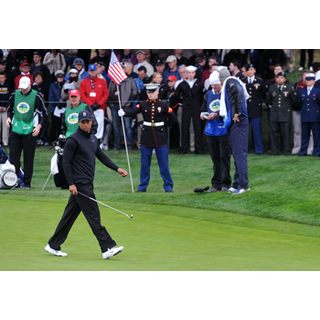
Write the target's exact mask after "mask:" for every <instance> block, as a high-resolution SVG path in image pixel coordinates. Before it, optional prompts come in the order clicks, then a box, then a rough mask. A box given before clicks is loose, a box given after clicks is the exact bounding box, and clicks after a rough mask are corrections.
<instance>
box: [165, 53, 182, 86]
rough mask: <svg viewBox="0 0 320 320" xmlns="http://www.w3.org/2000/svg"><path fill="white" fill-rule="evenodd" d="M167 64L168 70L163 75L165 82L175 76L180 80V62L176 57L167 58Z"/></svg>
mask: <svg viewBox="0 0 320 320" xmlns="http://www.w3.org/2000/svg"><path fill="white" fill-rule="evenodd" d="M166 63H167V64H168V68H167V69H165V70H164V72H163V74H162V78H163V82H164V83H165V82H166V81H167V80H168V77H170V76H175V77H176V78H177V80H180V79H181V78H180V74H179V69H178V64H177V63H178V61H177V58H176V56H174V55H171V56H168V57H167V60H166Z"/></svg>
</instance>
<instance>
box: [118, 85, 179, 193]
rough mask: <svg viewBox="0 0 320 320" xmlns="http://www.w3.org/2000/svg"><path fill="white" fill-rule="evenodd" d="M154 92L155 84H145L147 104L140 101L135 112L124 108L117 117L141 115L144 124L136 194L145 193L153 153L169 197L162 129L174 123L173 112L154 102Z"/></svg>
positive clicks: (170, 189)
mask: <svg viewBox="0 0 320 320" xmlns="http://www.w3.org/2000/svg"><path fill="white" fill-rule="evenodd" d="M158 89H159V84H157V83H148V84H146V90H147V95H148V100H146V101H141V103H139V104H137V105H136V107H135V108H130V107H124V108H123V109H121V110H119V111H118V114H119V117H123V116H127V117H134V116H135V115H137V114H138V113H142V115H143V120H144V121H143V128H142V133H141V146H140V151H141V168H140V185H139V187H138V192H146V191H147V187H148V185H149V180H150V166H151V157H152V152H153V150H155V152H156V155H157V160H158V165H159V169H160V175H161V177H162V179H163V188H164V190H165V192H168V193H170V192H172V188H173V181H172V178H171V174H170V170H169V161H168V138H167V133H166V126H167V125H168V126H170V125H171V124H174V123H177V122H178V120H177V118H176V116H175V113H174V112H173V110H172V109H171V108H170V107H169V106H168V105H167V104H166V103H165V102H164V101H161V100H160V99H158V94H159V91H158Z"/></svg>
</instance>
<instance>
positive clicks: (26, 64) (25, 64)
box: [20, 62, 30, 67]
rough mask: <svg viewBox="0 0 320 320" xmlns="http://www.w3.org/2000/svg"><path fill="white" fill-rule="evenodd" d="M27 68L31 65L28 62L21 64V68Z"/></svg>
mask: <svg viewBox="0 0 320 320" xmlns="http://www.w3.org/2000/svg"><path fill="white" fill-rule="evenodd" d="M25 66H28V67H30V64H29V63H28V62H23V63H21V65H20V67H25Z"/></svg>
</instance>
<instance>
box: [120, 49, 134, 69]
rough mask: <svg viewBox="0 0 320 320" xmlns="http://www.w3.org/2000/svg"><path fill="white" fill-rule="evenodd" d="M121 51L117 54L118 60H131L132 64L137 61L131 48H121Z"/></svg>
mask: <svg viewBox="0 0 320 320" xmlns="http://www.w3.org/2000/svg"><path fill="white" fill-rule="evenodd" d="M121 51H122V52H121V53H119V54H117V59H118V61H119V62H131V63H132V64H133V65H135V64H136V63H137V59H136V57H135V55H134V53H133V52H132V50H131V49H122V50H121Z"/></svg>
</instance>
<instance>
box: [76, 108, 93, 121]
mask: <svg viewBox="0 0 320 320" xmlns="http://www.w3.org/2000/svg"><path fill="white" fill-rule="evenodd" d="M78 120H79V122H82V121H85V120H88V121H91V120H92V113H91V112H90V111H88V110H83V111H81V112H79V117H78Z"/></svg>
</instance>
